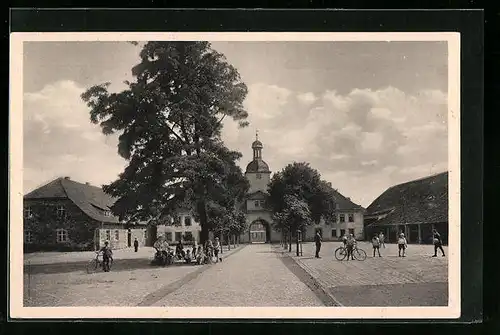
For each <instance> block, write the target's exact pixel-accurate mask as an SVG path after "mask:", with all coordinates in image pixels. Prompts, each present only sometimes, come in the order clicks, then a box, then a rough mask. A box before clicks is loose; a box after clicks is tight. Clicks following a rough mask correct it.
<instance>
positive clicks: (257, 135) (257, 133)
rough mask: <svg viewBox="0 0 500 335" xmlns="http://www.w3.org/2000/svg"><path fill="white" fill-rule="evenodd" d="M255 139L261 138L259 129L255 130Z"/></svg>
mask: <svg viewBox="0 0 500 335" xmlns="http://www.w3.org/2000/svg"><path fill="white" fill-rule="evenodd" d="M255 140H256V141H258V140H259V129H257V130H256V131H255Z"/></svg>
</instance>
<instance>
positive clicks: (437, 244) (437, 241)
mask: <svg viewBox="0 0 500 335" xmlns="http://www.w3.org/2000/svg"><path fill="white" fill-rule="evenodd" d="M432 237H433V242H434V256H432V257H437V251H438V249H439V250H441V254H442V256H443V257H444V256H445V255H444V250H443V240H442V239H441V235H440V234H439V233H438V232H437V230H436V229H433V230H432Z"/></svg>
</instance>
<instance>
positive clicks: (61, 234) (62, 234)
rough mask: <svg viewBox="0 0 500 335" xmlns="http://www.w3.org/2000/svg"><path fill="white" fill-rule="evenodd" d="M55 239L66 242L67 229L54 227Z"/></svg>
mask: <svg viewBox="0 0 500 335" xmlns="http://www.w3.org/2000/svg"><path fill="white" fill-rule="evenodd" d="M56 241H57V242H59V243H60V242H67V241H68V231H67V230H66V229H56Z"/></svg>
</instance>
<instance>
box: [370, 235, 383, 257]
mask: <svg viewBox="0 0 500 335" xmlns="http://www.w3.org/2000/svg"><path fill="white" fill-rule="evenodd" d="M372 246H373V257H375V250H376V251H378V257H382V256H380V239H379V237H378V236H377V234H375V235H374V236H373V238H372Z"/></svg>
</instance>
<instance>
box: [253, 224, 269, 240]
mask: <svg viewBox="0 0 500 335" xmlns="http://www.w3.org/2000/svg"><path fill="white" fill-rule="evenodd" d="M249 234H250V243H266V242H268V241H269V238H270V232H269V225H268V224H267V223H266V222H264V221H255V222H253V223H252V224H251V225H250V231H249Z"/></svg>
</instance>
